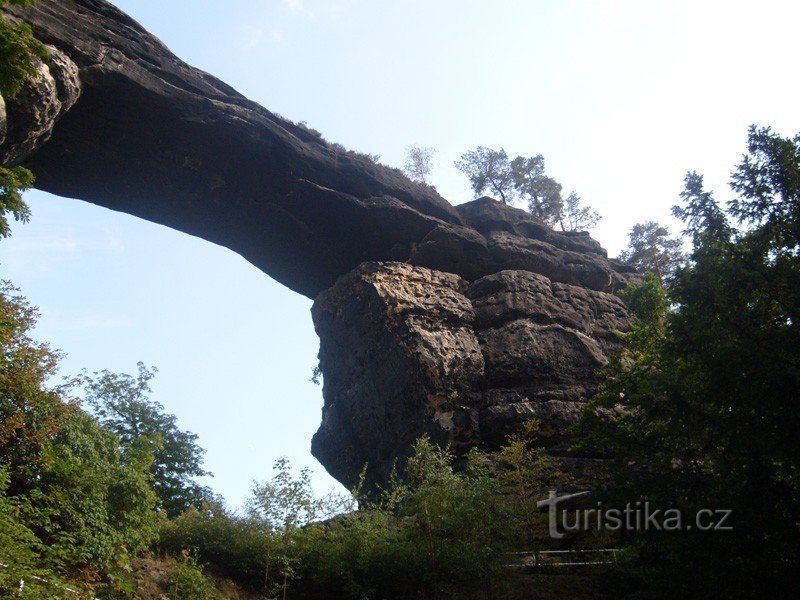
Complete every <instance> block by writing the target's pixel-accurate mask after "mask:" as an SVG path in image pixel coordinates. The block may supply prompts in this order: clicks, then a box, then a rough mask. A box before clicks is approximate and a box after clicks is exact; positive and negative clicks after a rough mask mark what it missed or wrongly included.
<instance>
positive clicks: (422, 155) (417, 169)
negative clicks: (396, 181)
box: [403, 146, 435, 183]
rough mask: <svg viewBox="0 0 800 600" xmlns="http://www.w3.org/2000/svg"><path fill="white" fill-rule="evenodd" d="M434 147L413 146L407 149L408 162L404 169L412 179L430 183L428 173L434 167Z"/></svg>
mask: <svg viewBox="0 0 800 600" xmlns="http://www.w3.org/2000/svg"><path fill="white" fill-rule="evenodd" d="M434 153H435V150H434V149H433V148H423V147H421V146H411V148H409V149H408V150H407V151H406V164H405V167H404V168H403V170H404V171H405V173H406V175H408V177H409V178H410V179H413V180H414V181H418V182H420V183H428V175H430V172H431V169H433V155H434Z"/></svg>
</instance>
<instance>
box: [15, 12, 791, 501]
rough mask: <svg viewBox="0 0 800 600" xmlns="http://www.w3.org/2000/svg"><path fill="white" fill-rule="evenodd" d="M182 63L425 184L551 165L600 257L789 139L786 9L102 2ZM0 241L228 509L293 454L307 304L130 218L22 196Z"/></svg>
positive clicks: (25, 279)
mask: <svg viewBox="0 0 800 600" xmlns="http://www.w3.org/2000/svg"><path fill="white" fill-rule="evenodd" d="M116 4H117V5H118V6H119V7H120V8H122V9H123V10H125V11H126V12H128V13H129V14H130V15H131V16H133V17H134V18H135V19H137V20H138V21H139V22H140V23H142V24H143V25H144V26H145V27H146V28H147V29H149V30H150V31H151V32H152V33H154V34H156V35H157V36H158V37H160V38H161V39H162V40H163V41H164V42H165V43H166V44H167V45H168V46H169V47H170V48H171V49H172V50H173V51H174V52H175V53H176V54H177V55H178V56H180V57H181V58H183V59H184V60H185V61H187V62H188V63H190V64H193V65H195V66H197V67H200V68H202V69H204V70H206V71H209V72H211V73H213V74H214V75H216V76H218V77H220V78H221V79H223V80H224V81H226V82H227V83H229V84H231V85H233V86H234V87H235V88H237V89H238V90H239V91H241V92H242V93H244V94H245V95H247V96H249V97H250V98H252V99H253V100H256V101H258V102H260V103H261V104H263V105H265V106H266V107H267V108H269V109H271V110H273V111H276V112H278V113H281V114H282V115H284V116H286V117H288V118H291V119H293V120H304V121H307V122H308V124H309V125H310V126H312V127H314V128H316V129H318V130H320V131H321V132H322V133H323V135H324V136H325V137H326V138H327V139H328V140H330V141H335V142H339V143H342V144H344V145H345V146H347V147H348V148H352V149H354V150H358V151H361V152H368V153H373V154H380V155H382V157H383V158H382V162H384V163H386V164H389V165H392V166H402V163H403V155H404V152H405V149H406V148H407V147H408V146H410V145H412V144H420V145H424V146H431V147H433V148H435V149H436V150H437V154H436V156H435V169H434V172H433V174H432V176H431V181H432V182H433V184H434V185H436V186H437V188H438V189H439V191H440V193H442V195H443V196H445V197H446V198H448V199H449V200H450V201H451V202H453V203H460V202H464V201H466V200H469V199H470V198H471V194H470V190H469V188H468V185H467V181H466V178H465V177H464V176H463V175H462V174H460V173H459V172H458V171H456V170H455V169H454V168H453V166H452V165H453V161H454V160H456V159H457V158H458V156H459V155H460V154H461V153H462V152H464V151H466V150H468V149H471V148H473V147H475V146H477V145H479V144H480V145H487V146H495V147H500V146H503V147H505V149H506V150H507V152H508V153H509V154H510V155H512V156H513V155H516V154H524V155H532V154H536V153H542V154H544V156H545V159H546V162H547V167H548V171H549V173H550V174H551V175H552V176H554V177H555V178H556V179H558V180H559V181H560V182H562V183H563V184H564V186H565V187H566V188H567V189H574V190H575V191H577V192H578V193H579V194H580V195H581V196H582V197H583V198H584V199H585V200H586V201H588V202H589V203H590V204H592V206H593V207H594V208H595V209H596V210H598V211H599V212H600V213H601V214H602V215H603V216H604V219H603V221H601V223H600V225H599V226H598V227H597V228H596V229H595V230H594V232H593V233H594V235H595V237H596V238H597V239H599V240H600V241H601V242H602V243H603V244H604V245H605V246H606V247H607V248H608V249H609V250H610V251H611V252H612V253H616V252H617V251H619V250H620V249H621V248H622V247H623V246H624V244H625V241H626V238H627V231H628V230H629V229H630V227H631V225H633V224H634V223H635V222H637V221H641V220H644V219H656V220H662V221H665V222H668V219H667V215H668V212H669V207H670V206H671V205H672V204H674V203H675V201H676V198H677V194H678V192H679V191H680V189H681V185H682V179H683V175H684V173H685V172H686V171H687V170H688V169H697V170H700V171H702V172H704V173H706V175H707V180H708V181H709V182H710V183H711V184H712V185H713V186H714V187H716V188H717V189H718V190H719V196H720V197H721V198H723V199H724V198H727V190H726V188H725V187H724V185H725V183H726V181H727V174H728V172H729V171H730V169H731V167H732V165H733V164H734V163H735V162H736V161H737V160H738V157H739V155H740V154H741V153H742V151H743V150H744V141H745V138H746V128H747V126H748V125H749V124H750V123H757V124H763V125H772V126H773V127H774V128H776V129H777V130H778V131H780V132H781V133H783V134H784V135H790V134H794V133H796V132H797V131H800V113H799V112H798V109H797V102H798V92H800V83H799V81H800V80H799V79H798V77H797V76H796V65H795V63H796V24H797V23H798V22H799V20H800V9H798V8H797V5H796V3H792V2H786V1H782V2H760V3H758V4H756V3H753V2H700V1H697V0H696V1H695V2H675V1H671V2H641V1H639V2H634V1H631V2H625V1H614V2H602V1H597V2H588V1H587V2H579V1H559V2H557V1H552V2H534V1H521V0H520V1H517V2H499V1H494V2H488V1H484V2H474V1H467V0H461V1H434V0H430V1H428V2H423V1H406V2H399V1H398V2H388V1H377V0H372V1H362V0H342V1H333V0H330V1H322V0H283V1H281V0H273V1H266V0H264V1H244V0H227V1H225V2H222V1H220V0H216V1H213V2H212V1H208V0H193V1H191V2H189V1H179V0H172V1H170V2H165V1H160V2H154V1H149V0H147V1H145V0H120V1H118V2H117V3H116ZM27 200H28V202H29V204H30V205H31V208H32V209H33V218H32V220H31V223H29V224H27V225H19V224H16V225H15V226H14V228H13V232H14V233H13V236H12V238H10V239H8V240H4V241H2V242H0V276H2V277H4V278H8V279H11V280H12V281H13V282H14V283H15V284H16V285H18V286H19V287H21V288H22V291H23V293H24V294H25V295H26V296H27V297H28V298H29V300H30V301H31V303H33V304H35V305H37V306H39V308H40V310H41V312H42V317H41V320H40V325H39V327H38V330H37V335H38V336H39V337H40V338H41V339H43V340H47V341H49V342H51V344H52V345H53V346H54V347H58V348H61V349H63V350H64V351H65V352H66V353H67V355H68V356H67V359H66V360H65V361H64V363H63V364H64V372H65V374H74V373H76V372H78V371H79V370H80V369H81V368H83V367H86V368H88V369H90V370H99V369H103V368H108V369H111V370H115V371H126V372H134V370H135V365H136V362H137V361H138V360H142V361H144V362H145V363H146V364H148V365H156V366H157V367H158V368H159V370H160V372H159V375H158V377H157V378H156V380H155V381H154V388H155V393H154V396H153V397H154V398H155V399H157V400H159V401H160V402H162V403H163V404H164V406H165V407H166V408H167V410H168V411H170V412H173V413H175V414H177V415H178V417H179V419H180V424H181V426H182V427H185V428H187V429H190V430H192V431H194V432H196V433H198V434H199V435H200V440H199V441H200V443H201V445H202V446H204V447H205V448H207V450H208V455H207V467H208V468H209V469H210V470H212V471H213V472H214V474H215V477H214V478H213V479H212V480H210V483H211V485H212V486H213V487H214V489H215V490H216V491H217V492H219V493H222V494H224V495H225V496H226V497H227V498H228V499H229V501H230V502H231V503H232V504H233V505H236V504H238V503H239V502H241V501H242V500H243V499H244V498H245V496H246V495H247V491H248V489H249V486H250V482H251V481H252V479H254V478H261V479H263V478H266V477H268V476H269V475H270V466H271V463H272V461H273V460H274V459H275V458H277V457H278V456H280V455H282V454H285V455H288V456H289V457H290V458H291V459H292V460H293V461H294V462H295V463H296V464H298V465H309V466H311V467H312V469H314V471H315V473H316V475H315V480H314V482H315V485H316V486H317V487H318V489H320V490H321V491H324V490H326V489H327V488H328V487H329V486H330V485H332V483H333V480H331V479H330V478H329V477H327V475H326V474H325V473H324V469H323V468H322V467H321V466H320V465H319V464H318V463H317V462H316V460H315V459H314V458H313V457H312V456H311V455H310V452H309V446H310V439H311V435H312V434H313V432H314V431H315V430H316V427H317V425H318V423H319V418H320V408H321V405H322V394H321V389H320V388H318V387H316V386H314V385H312V384H311V383H310V382H309V381H308V379H309V376H310V373H311V368H312V367H313V366H314V365H315V364H316V352H317V345H318V340H317V338H316V335H315V334H314V331H313V327H312V325H311V318H310V315H309V308H310V306H311V302H310V301H309V300H308V299H306V298H303V297H301V296H299V295H297V294H294V293H293V292H290V291H289V290H287V289H285V288H283V287H282V286H280V285H279V284H277V283H275V282H274V281H272V280H271V279H270V278H269V277H267V276H266V275H264V274H262V273H261V272H259V271H257V270H256V269H255V268H253V267H252V266H251V265H249V263H247V262H246V261H244V260H243V259H242V258H240V257H238V256H237V255H235V254H233V253H232V252H230V251H228V250H226V249H224V248H220V247H217V246H214V245H212V244H209V243H207V242H204V241H202V240H198V239H196V238H192V237H190V236H187V235H184V234H181V233H177V232H174V231H171V230H169V229H166V228H164V227H161V226H157V225H153V224H150V223H147V222H144V221H141V220H139V219H136V218H133V217H129V216H126V215H123V214H119V213H113V212H111V211H108V210H105V209H102V208H98V207H95V206H93V205H90V204H86V203H83V202H78V201H74V200H66V199H61V198H55V197H52V196H48V195H45V194H42V193H38V192H31V193H29V194H28V196H27Z"/></svg>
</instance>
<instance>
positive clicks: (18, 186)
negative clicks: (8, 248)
mask: <svg viewBox="0 0 800 600" xmlns="http://www.w3.org/2000/svg"><path fill="white" fill-rule="evenodd" d="M32 185H33V174H32V173H31V172H30V171H29V170H28V169H26V168H24V167H13V168H8V167H0V237H8V236H9V235H11V226H10V225H9V223H8V216H7V214H8V213H11V215H12V216H13V217H14V219H15V220H17V221H22V222H23V223H25V222H27V221H28V219H29V218H30V209H29V208H28V205H27V204H25V202H24V201H23V200H22V195H21V192H24V191H25V190H27V189H29V188H30V187H31V186H32Z"/></svg>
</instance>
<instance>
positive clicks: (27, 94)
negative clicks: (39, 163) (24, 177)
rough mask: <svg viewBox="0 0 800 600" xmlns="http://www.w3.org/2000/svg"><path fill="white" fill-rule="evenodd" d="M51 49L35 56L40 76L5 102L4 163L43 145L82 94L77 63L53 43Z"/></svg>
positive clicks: (1, 156)
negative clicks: (44, 58)
mask: <svg viewBox="0 0 800 600" xmlns="http://www.w3.org/2000/svg"><path fill="white" fill-rule="evenodd" d="M47 51H48V54H49V56H48V57H47V59H46V60H44V61H43V60H40V59H39V58H36V57H34V63H35V65H36V70H37V75H36V77H35V78H34V79H32V80H29V81H28V82H27V83H26V84H25V85H24V86H23V88H22V90H20V92H19V93H18V94H17V95H16V96H15V97H13V98H9V99H8V100H7V101H4V102H3V110H2V111H0V112H2V115H3V116H2V118H0V123H2V125H1V126H0V130H2V136H1V137H2V139H1V140H0V148H2V151H0V164H9V165H15V164H17V163H19V162H21V161H22V160H23V159H24V158H26V157H28V156H30V155H31V154H32V153H33V152H35V151H36V150H37V149H39V148H40V147H41V146H42V145H43V144H44V143H45V142H46V141H47V140H48V139H50V135H51V134H52V132H53V127H54V126H55V124H56V121H58V119H60V118H61V117H62V116H63V115H64V114H65V113H66V112H67V111H68V110H69V109H70V108H72V106H73V105H74V104H75V102H77V100H78V97H79V96H80V93H81V83H80V79H79V78H78V68H77V66H76V65H75V63H73V62H72V61H71V60H70V59H69V58H68V57H67V56H66V55H65V54H64V53H63V52H61V51H60V50H58V49H57V48H55V47H53V46H47Z"/></svg>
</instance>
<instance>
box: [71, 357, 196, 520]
mask: <svg viewBox="0 0 800 600" xmlns="http://www.w3.org/2000/svg"><path fill="white" fill-rule="evenodd" d="M138 368H139V372H138V374H137V376H136V377H133V376H131V375H127V374H116V373H111V372H109V371H103V372H102V373H94V374H93V375H92V376H89V375H87V374H86V373H85V372H84V373H83V375H82V376H81V378H80V382H81V384H82V385H83V386H84V388H85V390H86V398H85V401H86V403H87V404H88V405H89V406H91V408H92V411H93V413H94V414H95V416H96V417H97V419H98V420H99V421H100V423H102V424H103V425H104V426H105V427H107V428H108V429H109V430H110V431H112V432H113V433H114V434H116V435H117V437H119V439H120V441H121V443H122V449H123V452H124V453H125V454H131V455H135V454H137V453H142V452H147V453H150V454H152V456H153V457H154V460H153V462H152V466H151V473H152V477H153V488H154V490H155V492H156V495H157V496H158V499H159V508H160V509H161V510H164V511H165V512H166V514H167V515H168V516H170V517H174V516H177V515H178V514H180V513H182V512H183V511H185V510H187V509H188V508H189V507H191V506H195V507H198V506H200V505H201V503H202V501H203V499H204V498H205V497H206V496H207V495H208V494H209V490H208V488H205V487H202V486H200V485H198V484H197V483H195V482H194V481H193V480H192V477H200V476H203V475H209V474H210V473H208V472H207V471H205V470H204V469H203V468H202V463H203V454H205V450H203V449H202V448H201V447H200V446H199V445H198V444H197V442H196V440H197V435H196V434H194V433H191V432H188V431H182V430H181V429H179V428H178V425H177V418H176V417H175V416H174V415H170V414H167V413H165V412H164V407H163V406H162V405H161V404H160V403H159V402H153V401H151V400H150V399H149V398H148V395H149V394H150V392H151V389H150V385H149V382H150V381H151V380H152V379H153V377H155V369H153V370H149V369H147V367H145V366H144V364H142V363H139V364H138Z"/></svg>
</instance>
